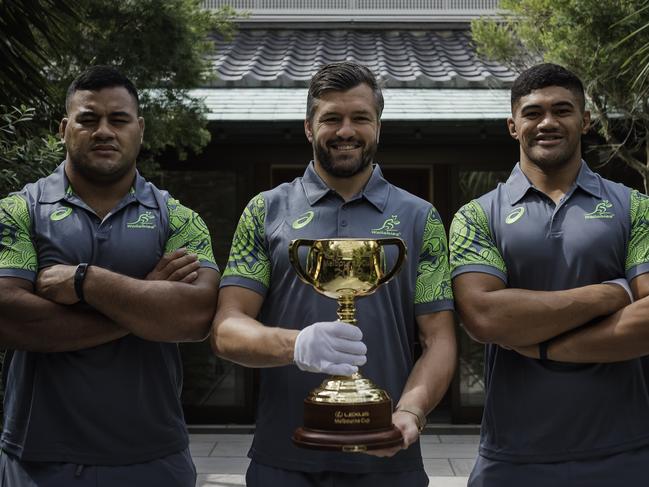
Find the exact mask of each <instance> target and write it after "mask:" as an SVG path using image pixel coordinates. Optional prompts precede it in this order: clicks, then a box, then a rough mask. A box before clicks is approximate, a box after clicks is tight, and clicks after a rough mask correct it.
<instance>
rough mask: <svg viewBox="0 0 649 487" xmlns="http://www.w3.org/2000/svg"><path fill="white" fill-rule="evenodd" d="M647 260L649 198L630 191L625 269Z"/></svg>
mask: <svg viewBox="0 0 649 487" xmlns="http://www.w3.org/2000/svg"><path fill="white" fill-rule="evenodd" d="M647 262H649V198H648V197H647V196H645V195H644V194H642V193H640V192H639V191H631V235H630V238H629V247H628V249H627V253H626V265H625V270H627V271H628V270H629V269H631V268H632V267H634V266H636V265H638V264H645V263H647Z"/></svg>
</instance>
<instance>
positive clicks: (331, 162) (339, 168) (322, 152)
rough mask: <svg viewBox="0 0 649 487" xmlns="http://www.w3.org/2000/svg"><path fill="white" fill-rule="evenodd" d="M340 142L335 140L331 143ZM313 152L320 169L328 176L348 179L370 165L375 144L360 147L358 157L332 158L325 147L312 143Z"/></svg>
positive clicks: (374, 151) (374, 152)
mask: <svg viewBox="0 0 649 487" xmlns="http://www.w3.org/2000/svg"><path fill="white" fill-rule="evenodd" d="M337 142H340V141H339V140H335V141H333V142H332V143H337ZM312 145H313V152H314V153H315V157H316V160H317V161H318V162H319V163H320V166H321V167H322V169H324V170H325V171H326V172H327V173H328V174H330V175H331V176H334V177H337V178H350V177H352V176H355V175H356V174H358V173H360V172H362V171H363V170H364V169H365V168H366V167H368V166H369V165H371V164H372V162H373V161H374V156H375V155H376V149H377V144H376V142H372V143H370V144H369V145H362V146H361V147H362V148H361V154H360V156H351V155H350V156H342V157H341V156H338V157H334V156H333V155H332V154H331V151H330V150H329V149H328V148H327V147H323V146H322V145H320V144H318V143H317V142H316V140H315V139H314V141H313V144H312Z"/></svg>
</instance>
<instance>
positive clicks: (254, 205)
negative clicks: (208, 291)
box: [221, 193, 271, 295]
mask: <svg viewBox="0 0 649 487" xmlns="http://www.w3.org/2000/svg"><path fill="white" fill-rule="evenodd" d="M265 220H266V202H265V200H264V196H263V195H262V194H261V193H260V194H258V195H257V196H255V197H254V198H253V199H252V200H250V202H249V203H248V206H246V208H245V209H244V210H243V213H242V214H241V218H240V219H239V224H238V225H237V229H236V231H235V232H234V237H233V239H232V248H231V249H230V257H229V258H228V263H227V266H226V268H225V272H223V279H222V280H221V287H223V286H241V287H247V288H249V289H252V290H253V291H256V292H258V293H260V294H262V295H263V294H265V293H266V291H267V290H268V287H269V286H270V271H271V262H270V258H269V256H268V250H267V247H266V238H265Z"/></svg>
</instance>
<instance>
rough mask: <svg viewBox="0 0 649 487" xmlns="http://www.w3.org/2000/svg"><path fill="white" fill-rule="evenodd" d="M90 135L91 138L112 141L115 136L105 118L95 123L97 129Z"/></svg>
mask: <svg viewBox="0 0 649 487" xmlns="http://www.w3.org/2000/svg"><path fill="white" fill-rule="evenodd" d="M92 135H93V137H95V138H97V139H101V140H104V139H112V138H113V137H114V136H115V134H114V133H113V130H112V128H111V126H110V123H108V120H107V119H106V118H100V119H99V121H98V122H97V128H96V129H95V131H94V132H93V134H92Z"/></svg>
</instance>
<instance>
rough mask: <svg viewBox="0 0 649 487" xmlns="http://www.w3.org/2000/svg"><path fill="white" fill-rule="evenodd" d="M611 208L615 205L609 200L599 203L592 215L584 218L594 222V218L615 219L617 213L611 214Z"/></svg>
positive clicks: (587, 214)
mask: <svg viewBox="0 0 649 487" xmlns="http://www.w3.org/2000/svg"><path fill="white" fill-rule="evenodd" d="M609 208H613V204H612V203H611V202H610V201H609V200H602V201H600V202H599V203H597V206H595V209H594V210H593V211H591V212H590V213H586V214H585V215H584V218H586V219H588V220H592V219H594V218H613V217H614V216H615V213H610V212H609V211H608V209H609Z"/></svg>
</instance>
